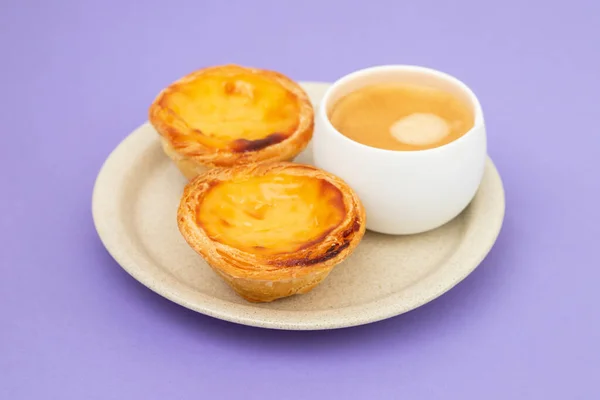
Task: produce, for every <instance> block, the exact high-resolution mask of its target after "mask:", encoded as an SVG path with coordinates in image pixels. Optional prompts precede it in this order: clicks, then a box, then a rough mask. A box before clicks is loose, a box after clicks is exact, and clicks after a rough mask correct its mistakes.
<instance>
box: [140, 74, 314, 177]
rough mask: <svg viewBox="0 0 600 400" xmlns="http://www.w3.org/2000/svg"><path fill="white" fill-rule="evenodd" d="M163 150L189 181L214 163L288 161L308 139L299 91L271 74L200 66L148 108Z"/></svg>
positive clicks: (308, 116) (305, 101) (309, 110)
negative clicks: (200, 67)
mask: <svg viewBox="0 0 600 400" xmlns="http://www.w3.org/2000/svg"><path fill="white" fill-rule="evenodd" d="M149 120H150V123H151V124H152V125H153V126H154V128H155V129H156V131H157V132H158V133H159V135H160V137H161V142H162V146H163V149H164V151H165V153H166V154H167V155H168V156H169V157H170V158H171V159H172V160H173V161H174V162H175V164H176V165H177V167H178V168H179V169H180V170H181V172H182V173H183V174H184V175H185V176H186V177H187V178H188V179H191V178H193V177H194V176H196V175H198V174H199V173H202V172H205V171H206V170H207V169H210V168H214V167H231V166H234V165H240V164H248V163H252V162H259V161H291V160H292V159H293V158H294V157H295V156H296V155H298V153H300V152H301V151H302V150H304V148H305V147H306V145H307V144H308V142H309V141H310V139H311V138H312V134H313V128H314V110H313V107H312V104H311V102H310V100H309V98H308V96H307V94H306V93H305V92H304V90H303V89H302V88H301V87H300V86H299V85H298V84H297V83H295V82H294V81H292V80H291V79H289V78H288V77H286V76H284V75H282V74H280V73H278V72H274V71H268V70H264V69H257V68H248V67H242V66H237V65H224V66H215V67H209V68H203V69H200V70H198V71H195V72H193V73H191V74H189V75H186V76H185V77H183V78H181V79H179V80H178V81H176V82H174V83H173V84H171V85H169V86H168V87H167V88H165V89H164V90H162V91H161V93H160V94H159V95H158V96H157V97H156V99H155V100H154V102H153V103H152V105H151V106H150V110H149Z"/></svg>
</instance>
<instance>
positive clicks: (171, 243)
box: [92, 83, 504, 330]
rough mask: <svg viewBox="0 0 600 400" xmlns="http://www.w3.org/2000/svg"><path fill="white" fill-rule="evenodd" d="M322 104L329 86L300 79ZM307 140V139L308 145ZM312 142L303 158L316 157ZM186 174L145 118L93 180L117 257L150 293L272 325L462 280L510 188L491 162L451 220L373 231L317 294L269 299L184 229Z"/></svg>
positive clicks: (396, 307)
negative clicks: (400, 231)
mask: <svg viewBox="0 0 600 400" xmlns="http://www.w3.org/2000/svg"><path fill="white" fill-rule="evenodd" d="M303 86H304V87H305V89H306V90H307V91H308V93H309V95H310V96H311V98H312V100H313V102H315V103H318V102H319V100H320V98H321V97H322V95H323V93H324V91H325V89H326V88H327V86H328V85H327V84H323V83H304V84H303ZM309 147H310V146H309ZM310 159H311V156H310V148H309V149H307V151H305V152H304V153H303V154H302V155H301V156H300V157H298V159H297V161H299V162H307V163H310ZM185 183H186V182H185V180H184V178H183V177H182V176H181V174H180V173H179V171H178V170H177V169H176V168H175V166H174V165H172V164H171V162H170V161H169V160H168V159H167V157H166V156H165V155H164V154H163V153H162V150H161V148H160V145H159V142H158V137H157V134H156V132H155V131H154V129H153V128H152V127H151V126H150V125H148V124H144V125H142V126H141V127H139V128H138V129H136V130H135V131H134V132H133V133H131V135H129V136H128V137H127V138H126V139H125V140H124V141H123V142H122V143H121V144H120V145H119V146H118V147H117V148H116V149H115V150H114V151H113V152H112V154H111V155H110V156H109V157H108V159H107V160H106V162H105V164H104V166H103V167H102V169H101V171H100V173H99V175H98V178H97V180H96V184H95V188H94V194H93V204H92V210H93V217H94V222H95V224H96V229H97V230H98V234H99V235H100V238H101V240H102V242H103V243H104V245H105V246H106V248H107V249H108V251H109V252H110V254H111V255H112V256H113V257H114V258H115V260H116V261H117V262H118V263H119V264H120V265H121V266H122V267H123V268H124V269H125V270H126V271H127V272H128V273H129V274H131V276H133V277H134V278H135V279H137V280H138V281H140V282H141V283H142V284H144V285H145V286H147V287H148V288H150V289H151V290H153V291H154V292H156V293H158V294H160V295H162V296H164V297H166V298H167V299H170V300H172V301H174V302H176V303H178V304H180V305H182V306H184V307H187V308H190V309H192V310H195V311H198V312H200V313H203V314H206V315H210V316H213V317H216V318H220V319H223V320H227V321H232V322H236V323H240V324H245V325H253V326H259V327H267V328H275V329H295V330H313V329H330V328H341V327H348V326H354V325H360V324H366V323H369V322H374V321H378V320H381V319H385V318H389V317H392V316H395V315H398V314H401V313H404V312H406V311H409V310H412V309H414V308H416V307H418V306H421V305H423V304H425V303H427V302H429V301H431V300H433V299H435V298H436V297H438V296H440V295H441V294H443V293H444V292H446V291H447V290H449V289H451V288H452V287H453V286H454V285H456V284H457V283H459V282H460V281H461V280H462V279H464V278H465V277H466V276H467V275H468V274H469V273H471V271H473V270H474V269H475V268H476V267H477V265H478V264H479V263H480V262H481V261H482V260H483V258H484V257H485V256H486V255H487V253H488V251H489V250H490V249H491V247H492V245H493V244H494V242H495V240H496V237H497V236H498V233H499V231H500V228H501V226H502V220H503V218H504V190H503V187H502V182H501V180H500V176H499V175H498V172H497V171H496V168H495V167H494V165H493V163H492V162H491V160H489V159H488V163H487V168H486V171H485V175H484V178H483V182H482V184H481V187H480V189H479V191H478V193H477V195H476V197H475V199H474V200H473V201H472V203H471V204H470V205H469V207H468V208H467V209H466V210H465V211H464V212H463V213H462V214H461V215H460V216H458V217H457V218H456V219H454V220H453V221H451V222H450V223H448V224H446V225H445V226H443V227H441V228H439V229H437V230H434V231H431V232H428V233H425V234H419V235H414V236H405V237H402V236H386V235H381V234H376V233H372V232H367V234H366V235H365V237H364V239H363V241H362V242H361V243H360V245H359V246H358V247H357V249H356V250H355V252H354V253H353V254H352V256H350V257H349V258H348V259H347V260H346V261H344V262H343V263H341V264H339V265H338V266H337V267H336V268H335V269H334V270H333V271H332V273H331V274H330V275H329V277H328V278H327V279H326V280H325V281H324V282H323V283H321V285H319V286H317V288H315V289H314V290H313V291H312V292H310V293H308V294H304V295H298V296H293V297H290V298H286V299H282V300H278V301H275V302H273V303H268V304H251V303H248V302H246V301H245V300H243V299H241V298H240V297H238V296H237V295H236V294H235V293H234V292H233V290H231V289H230V288H229V286H227V285H226V284H225V283H224V282H223V281H222V280H221V278H219V277H218V276H217V275H216V274H215V273H214V272H213V271H212V270H211V269H210V268H209V267H208V266H207V265H206V264H205V262H204V261H203V260H202V259H201V258H200V257H199V256H198V255H197V254H196V253H195V252H194V251H192V250H191V249H190V248H189V247H188V245H187V244H186V242H185V241H184V240H183V238H182V236H181V235H180V234H179V231H178V229H177V223H176V210H177V206H178V203H179V196H180V194H181V192H182V190H183V187H184V185H185Z"/></svg>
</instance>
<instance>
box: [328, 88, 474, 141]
mask: <svg viewBox="0 0 600 400" xmlns="http://www.w3.org/2000/svg"><path fill="white" fill-rule="evenodd" d="M328 117H329V120H330V121H331V124H332V125H333V127H334V128H335V129H336V130H337V131H339V132H340V133H341V134H343V135H344V136H346V137H348V138H350V139H352V140H354V141H356V142H358V143H362V144H364V145H367V146H371V147H376V148H380V149H387V150H401V151H414V150H425V149H431V148H435V147H439V146H443V145H445V144H447V143H450V142H452V141H454V140H456V139H458V138H460V137H461V136H463V135H464V134H465V133H467V132H468V131H469V130H471V128H472V127H473V125H474V120H475V117H474V113H473V110H472V107H471V106H470V104H468V103H467V102H466V101H464V100H463V99H461V98H459V97H458V96H456V95H454V94H453V93H450V92H449V91H444V90H441V89H436V88H432V87H427V86H419V85H414V84H400V83H385V84H376V85H370V86H365V87H363V88H360V89H358V90H356V91H354V92H351V93H350V94H348V95H346V96H343V97H342V98H341V99H339V100H338V101H337V102H336V103H335V104H334V105H333V107H332V108H331V109H330V111H329V115H328Z"/></svg>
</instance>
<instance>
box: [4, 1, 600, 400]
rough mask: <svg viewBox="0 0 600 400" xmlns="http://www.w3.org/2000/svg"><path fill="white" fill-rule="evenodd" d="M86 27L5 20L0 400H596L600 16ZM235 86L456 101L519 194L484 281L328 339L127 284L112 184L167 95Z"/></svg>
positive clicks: (324, 6) (171, 14)
mask: <svg viewBox="0 0 600 400" xmlns="http://www.w3.org/2000/svg"><path fill="white" fill-rule="evenodd" d="M50 3H56V4H52V5H51V4H50ZM84 3H85V4H84ZM91 3H92V2H84V1H75V0H74V1H62V2H59V1H56V2H43V1H39V2H38V4H34V3H33V2H31V1H17V0H13V1H3V2H2V3H1V5H0V50H1V53H0V54H1V63H0V72H1V73H0V87H1V88H2V90H3V93H2V97H1V98H0V121H1V123H2V134H1V135H2V147H3V150H2V156H1V157H0V171H1V172H0V187H1V188H2V189H1V195H0V211H1V213H2V214H1V215H2V216H1V217H0V218H1V219H0V227H1V230H0V233H1V238H0V239H1V241H0V243H1V244H0V246H1V251H0V273H1V275H0V320H1V321H2V322H1V325H0V398H2V399H11V400H17V399H54V398H56V399H58V398H60V399H103V400H106V399H179V398H187V399H189V398H209V397H208V396H209V395H211V396H212V397H211V398H232V397H234V396H236V397H240V398H245V399H266V398H276V397H277V398H282V399H283V398H286V399H291V398H299V399H300V398H311V399H316V398H330V399H333V398H354V397H356V398H405V399H425V398H427V399H429V398H431V399H440V398H445V399H467V398H468V399H541V398H544V399H598V398H600V394H599V389H598V386H597V384H594V383H593V378H596V379H597V378H598V376H600V345H599V341H600V321H599V315H600V312H599V311H598V307H599V305H600V295H599V293H600V292H599V290H598V280H599V278H600V272H599V267H600V261H599V257H598V241H599V239H600V229H599V223H600V212H599V208H600V196H599V193H600V178H599V176H598V175H599V173H600V161H598V160H599V159H598V158H597V157H598V151H599V150H600V135H599V133H598V117H597V113H598V110H599V105H600V101H599V98H600V96H599V94H600V78H599V76H598V74H599V73H600V28H599V25H598V24H599V21H600V3H599V2H597V1H595V0H589V1H573V0H572V1H569V2H549V1H541V0H536V1H529V2H524V1H517V0H507V1H495V2H487V1H480V0H471V1H466V0H463V1H452V2H450V1H447V2H446V1H411V2H408V1H406V2H404V1H397V0H390V1H365V2H360V4H361V6H353V5H351V3H353V2H351V1H346V2H342V1H339V2H334V1H329V2H326V1H324V0H320V1H303V2H300V1H294V2H289V4H285V3H288V2H283V1H280V2H276V1H271V2H266V1H237V2H231V1H229V2H227V1H216V0H215V1H198V0H195V1H188V2H185V3H177V2H174V3H169V2H165V1H160V2H159V1H147V2H143V3H140V5H134V4H135V3H134V2H133V1H114V0H112V1H104V2H94V3H96V4H95V5H92V4H91ZM358 3H359V2H356V4H358ZM559 3H562V4H563V5H559ZM142 4H143V5H142ZM278 4H279V5H278ZM225 62H237V63H241V64H248V65H254V66H262V67H268V68H273V69H277V70H280V71H282V72H284V73H287V74H289V75H290V76H291V77H293V78H295V79H298V80H321V81H331V80H334V79H336V78H338V77H339V76H341V75H343V74H345V73H348V72H350V71H352V70H355V69H358V68H362V67H366V66H370V65H375V64H385V63H410V64H421V65H426V66H430V67H434V68H438V69H441V70H444V71H446V72H449V73H451V74H454V75H456V76H457V77H459V78H460V79H462V80H464V81H465V82H466V83H467V84H469V85H470V86H471V87H472V88H473V89H474V90H475V92H476V93H477V94H478V95H479V96H480V98H481V101H482V104H483V107H484V111H485V113H486V117H487V124H488V132H489V145H490V150H489V151H490V155H491V156H492V158H493V159H494V161H495V162H496V164H497V166H498V168H499V170H500V173H501V174H502V177H503V179H504V184H505V188H506V192H507V213H506V220H505V225H504V228H503V231H502V233H501V235H500V237H499V239H498V242H497V244H496V246H495V247H494V249H493V250H492V252H491V253H490V255H489V256H488V258H487V259H486V260H485V261H484V262H483V264H482V265H481V266H480V268H478V269H477V270H476V271H475V272H474V273H473V274H472V275H471V276H470V277H468V278H467V279H466V280H465V281H464V282H463V283H461V284H460V285H458V286H457V287H456V288H455V289H453V290H451V291H450V292H449V293H447V294H446V295H444V296H443V297H441V298H439V299H438V300H436V301H434V302H432V303H430V304H428V305H426V306H423V307H422V308H419V309H417V310H415V311H413V312H410V313H408V314H405V315H402V316H399V317H396V318H393V319H390V320H387V321H384V322H380V323H376V324H372V325H368V326H363V327H358V328H351V329H346V330H341V331H329V332H279V331H269V330H260V329H255V328H248V327H243V326H237V325H233V324H230V323H226V322H222V321H218V320H214V319H211V318H209V317H205V316H202V315H200V314H196V313H194V312H192V311H188V310H186V309H184V308H182V307H180V306H178V305H175V304H172V303H170V302H169V301H167V300H164V299H163V298H161V297H159V296H158V295H155V294H153V293H152V292H150V291H149V290H148V289H146V288H145V287H143V286H142V285H141V284H139V283H137V282H136V281H135V280H133V279H132V278H130V277H129V276H128V275H127V274H126V273H125V272H124V271H123V270H122V269H121V268H120V267H119V266H118V265H117V264H116V263H115V262H114V261H113V260H112V258H111V257H110V256H109V255H108V254H107V252H106V251H105V250H104V248H103V247H102V245H101V243H100V241H99V239H98V238H97V235H96V232H95V230H94V226H93V223H92V219H91V213H90V201H91V193H92V187H93V183H94V179H95V177H96V174H97V172H98V169H99V167H100V165H101V163H102V162H103V161H104V159H105V158H106V156H107V155H108V154H109V152H110V151H111V150H112V149H113V148H114V147H115V146H116V145H117V144H118V143H119V141H121V140H122V139H123V138H124V137H125V136H126V135H127V134H128V133H130V132H131V131H132V130H133V129H134V128H135V127H136V126H138V125H139V124H140V123H141V122H143V121H144V120H145V118H146V110H147V107H148V105H149V103H150V102H151V100H152V99H153V97H154V95H155V94H156V93H157V92H158V91H159V90H160V89H161V88H162V87H163V86H164V85H166V84H168V83H169V82H171V81H172V80H173V79H175V78H177V77H179V76H180V75H182V74H184V73H186V72H189V71H190V70H192V69H194V68H197V67H200V66H204V65H209V64H219V63H225ZM594 113H596V114H595V115H594ZM277 395H278V396H277ZM394 395H395V396H394ZM338 396H339V397H338ZM396 396H402V397H396Z"/></svg>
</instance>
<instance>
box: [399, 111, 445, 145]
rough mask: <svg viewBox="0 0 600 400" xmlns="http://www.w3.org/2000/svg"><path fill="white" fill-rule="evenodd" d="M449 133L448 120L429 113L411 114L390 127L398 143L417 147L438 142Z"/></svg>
mask: <svg viewBox="0 0 600 400" xmlns="http://www.w3.org/2000/svg"><path fill="white" fill-rule="evenodd" d="M449 133H450V126H449V125H448V123H447V122H446V120H445V119H443V118H440V117H439V116H437V115H435V114H429V113H414V114H410V115H408V116H406V117H404V118H401V119H399V120H398V121H396V122H394V123H393V124H392V125H391V126H390V134H391V135H392V136H393V137H394V138H395V139H396V140H397V141H399V142H402V143H406V144H410V145H415V146H423V145H429V144H432V143H435V142H438V141H440V140H442V139H443V138H444V137H445V136H446V135H448V134H449Z"/></svg>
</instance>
